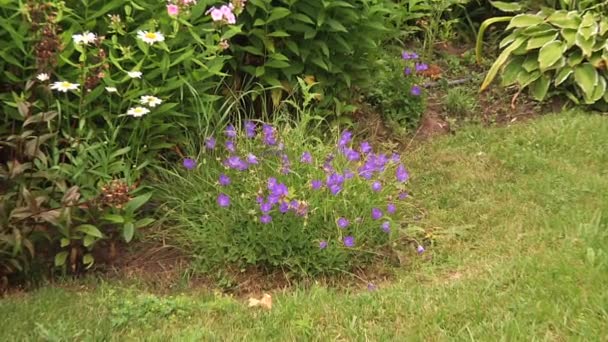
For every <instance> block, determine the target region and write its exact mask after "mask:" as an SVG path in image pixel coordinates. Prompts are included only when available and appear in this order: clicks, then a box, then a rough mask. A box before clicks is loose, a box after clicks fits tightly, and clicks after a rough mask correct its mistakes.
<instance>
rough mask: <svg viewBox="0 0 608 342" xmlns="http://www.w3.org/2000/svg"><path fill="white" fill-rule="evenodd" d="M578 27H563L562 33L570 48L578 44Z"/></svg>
mask: <svg viewBox="0 0 608 342" xmlns="http://www.w3.org/2000/svg"><path fill="white" fill-rule="evenodd" d="M576 32H577V30H576V29H562V30H561V35H562V37H563V38H564V40H565V41H566V44H567V46H568V49H569V48H571V47H573V46H574V45H575V44H576Z"/></svg>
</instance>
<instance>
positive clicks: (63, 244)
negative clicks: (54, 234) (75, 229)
mask: <svg viewBox="0 0 608 342" xmlns="http://www.w3.org/2000/svg"><path fill="white" fill-rule="evenodd" d="M69 245H70V239H66V238H61V240H60V246H61V248H63V247H67V246H69Z"/></svg>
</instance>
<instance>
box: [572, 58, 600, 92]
mask: <svg viewBox="0 0 608 342" xmlns="http://www.w3.org/2000/svg"><path fill="white" fill-rule="evenodd" d="M598 79H599V75H598V73H597V70H596V69H595V68H594V67H593V65H591V64H589V63H583V64H581V65H579V66H577V67H575V68H574V80H575V81H576V84H577V85H578V86H579V88H580V89H581V90H582V91H583V94H584V95H585V98H587V99H590V98H592V97H593V93H594V91H595V87H596V85H597V84H598V82H599V81H598Z"/></svg>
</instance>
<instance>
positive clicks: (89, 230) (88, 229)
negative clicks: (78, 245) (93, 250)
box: [76, 224, 103, 238]
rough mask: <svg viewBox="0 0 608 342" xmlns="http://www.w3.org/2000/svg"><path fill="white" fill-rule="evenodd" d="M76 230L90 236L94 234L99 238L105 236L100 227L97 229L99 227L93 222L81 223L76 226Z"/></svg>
mask: <svg viewBox="0 0 608 342" xmlns="http://www.w3.org/2000/svg"><path fill="white" fill-rule="evenodd" d="M76 231H79V232H82V233H85V234H87V235H90V236H94V237H97V238H101V237H103V234H102V233H101V232H100V231H99V229H97V227H95V226H94V225H92V224H81V225H80V226H78V227H76Z"/></svg>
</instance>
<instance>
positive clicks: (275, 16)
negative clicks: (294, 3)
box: [266, 7, 291, 24]
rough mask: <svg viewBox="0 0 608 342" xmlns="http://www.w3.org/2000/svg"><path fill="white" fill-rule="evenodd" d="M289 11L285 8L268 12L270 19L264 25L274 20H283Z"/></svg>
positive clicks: (276, 8) (277, 8)
mask: <svg viewBox="0 0 608 342" xmlns="http://www.w3.org/2000/svg"><path fill="white" fill-rule="evenodd" d="M290 14H291V11H290V10H289V9H287V8H285V7H275V8H273V9H272V11H270V17H268V20H266V24H269V23H271V22H273V21H275V20H279V19H281V18H285V17H286V16H288V15H290Z"/></svg>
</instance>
